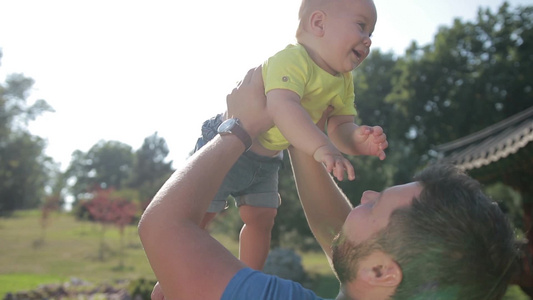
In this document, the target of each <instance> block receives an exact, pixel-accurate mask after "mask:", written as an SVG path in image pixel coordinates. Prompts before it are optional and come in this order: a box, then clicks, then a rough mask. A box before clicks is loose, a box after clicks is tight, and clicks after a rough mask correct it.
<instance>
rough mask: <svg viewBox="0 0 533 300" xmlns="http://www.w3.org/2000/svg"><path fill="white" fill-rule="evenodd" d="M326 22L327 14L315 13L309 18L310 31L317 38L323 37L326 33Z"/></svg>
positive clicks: (318, 11)
mask: <svg viewBox="0 0 533 300" xmlns="http://www.w3.org/2000/svg"><path fill="white" fill-rule="evenodd" d="M325 21H326V14H325V13H324V12H323V11H321V10H317V11H314V12H313V13H312V14H311V16H310V17H309V29H310V31H311V33H312V34H313V35H315V36H318V37H322V36H323V35H324V33H325Z"/></svg>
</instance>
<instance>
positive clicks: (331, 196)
mask: <svg viewBox="0 0 533 300" xmlns="http://www.w3.org/2000/svg"><path fill="white" fill-rule="evenodd" d="M289 154H290V158H291V163H292V168H293V172H294V178H295V181H296V188H297V190H298V196H299V197H300V201H301V203H302V207H303V209H304V212H305V216H306V218H307V222H308V223H309V227H310V228H311V231H312V232H313V234H314V236H315V238H316V239H317V241H318V243H319V244H320V246H321V247H322V250H324V252H325V253H326V255H327V257H328V259H331V242H332V241H333V238H334V237H335V235H337V233H339V231H340V230H341V228H342V225H343V224H344V221H345V220H346V217H347V216H348V214H349V213H350V211H351V210H352V205H351V204H350V202H349V200H348V199H347V198H346V196H345V195H344V194H343V193H342V191H341V190H340V189H339V187H338V186H337V185H336V184H335V182H334V181H333V178H332V177H331V176H330V175H329V174H328V173H327V171H326V169H325V168H324V166H323V165H322V164H320V163H318V162H316V161H315V160H314V159H313V158H312V157H311V156H309V155H307V154H306V153H304V152H303V151H301V150H299V149H296V148H294V147H291V148H289Z"/></svg>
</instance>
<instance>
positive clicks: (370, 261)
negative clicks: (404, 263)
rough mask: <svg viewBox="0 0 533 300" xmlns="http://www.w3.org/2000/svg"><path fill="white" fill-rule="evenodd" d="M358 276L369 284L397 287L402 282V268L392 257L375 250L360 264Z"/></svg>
mask: <svg viewBox="0 0 533 300" xmlns="http://www.w3.org/2000/svg"><path fill="white" fill-rule="evenodd" d="M359 266H360V267H359V270H358V272H357V277H358V278H360V279H361V280H362V281H364V282H366V283H367V284H368V285H372V286H382V287H396V286H398V285H399V284H400V282H402V278H403V277H402V275H403V274H402V269H401V268H400V266H399V265H398V263H397V262H396V261H394V260H393V259H392V257H391V256H390V255H388V254H386V253H383V252H381V251H375V252H374V253H372V254H370V255H369V256H367V257H366V258H364V259H363V260H362V261H361V263H360V264H359Z"/></svg>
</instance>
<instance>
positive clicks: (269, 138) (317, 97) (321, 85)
mask: <svg viewBox="0 0 533 300" xmlns="http://www.w3.org/2000/svg"><path fill="white" fill-rule="evenodd" d="M262 72H263V81H264V84H265V94H266V93H268V91H270V90H273V89H285V90H291V91H293V92H295V93H296V94H298V95H299V96H300V98H301V101H300V104H301V105H302V107H303V108H304V109H305V110H306V111H307V112H308V113H309V115H310V116H311V119H312V120H313V122H314V123H316V122H318V120H320V117H322V113H323V112H324V110H326V108H327V107H328V106H329V105H331V106H333V107H334V109H333V112H332V113H331V115H353V116H355V115H356V113H357V112H356V110H355V106H354V97H355V96H354V87H353V76H352V73H351V72H348V73H344V74H338V75H336V76H335V75H331V74H330V73H328V72H326V71H324V70H323V69H321V68H320V67H319V66H318V65H317V64H316V63H315V62H314V61H313V60H312V59H311V57H309V54H307V51H306V50H305V48H304V47H303V46H302V45H300V44H296V45H289V46H287V48H285V49H283V50H281V51H280V52H278V53H276V54H275V55H274V56H272V57H270V58H269V59H268V60H267V61H265V62H264V63H263V70H262ZM258 140H259V142H260V143H261V145H263V147H265V148H267V149H270V150H284V149H287V148H288V147H289V145H290V143H289V142H288V141H287V140H286V139H285V137H283V135H282V134H281V132H280V131H279V129H278V128H277V127H273V128H271V129H270V130H268V131H267V132H265V133H263V134H261V135H260V136H259V137H258Z"/></svg>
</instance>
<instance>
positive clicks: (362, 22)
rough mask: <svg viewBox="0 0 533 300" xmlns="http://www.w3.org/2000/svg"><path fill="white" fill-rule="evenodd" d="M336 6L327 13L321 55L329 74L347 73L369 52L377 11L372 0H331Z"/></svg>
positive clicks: (321, 40)
mask: <svg viewBox="0 0 533 300" xmlns="http://www.w3.org/2000/svg"><path fill="white" fill-rule="evenodd" d="M333 1H335V2H336V5H335V6H337V7H336V8H335V9H332V10H330V11H329V12H326V21H325V23H324V26H325V27H324V36H323V37H322V38H321V39H320V43H322V46H321V50H322V51H321V52H322V53H320V56H321V58H322V60H323V62H324V63H325V67H324V66H322V67H324V69H325V70H326V71H328V72H330V73H331V74H334V75H335V74H338V73H345V72H350V71H352V70H353V69H355V68H357V67H358V66H359V65H360V64H361V63H362V62H363V60H365V58H366V57H367V56H368V54H369V52H370V45H371V44H372V41H371V39H370V36H371V35H372V32H373V31H374V27H375V25H376V20H377V13H376V7H375V6H374V2H373V1H372V0H333Z"/></svg>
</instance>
